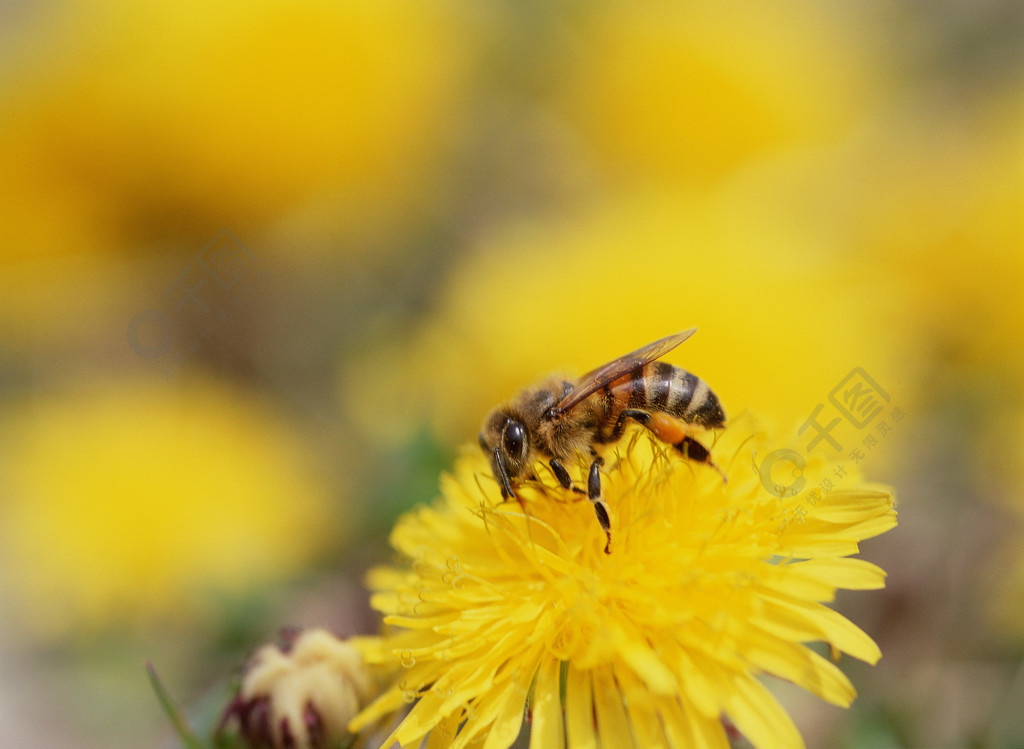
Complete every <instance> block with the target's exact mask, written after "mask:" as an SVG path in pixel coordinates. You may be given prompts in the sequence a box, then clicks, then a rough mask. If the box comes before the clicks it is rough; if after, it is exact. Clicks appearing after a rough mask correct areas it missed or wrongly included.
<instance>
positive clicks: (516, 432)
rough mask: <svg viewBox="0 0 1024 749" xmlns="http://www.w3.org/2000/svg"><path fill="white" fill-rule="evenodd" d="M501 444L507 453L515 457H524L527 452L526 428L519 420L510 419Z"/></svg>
mask: <svg viewBox="0 0 1024 749" xmlns="http://www.w3.org/2000/svg"><path fill="white" fill-rule="evenodd" d="M501 446H502V447H503V448H505V454H506V455H508V456H510V457H513V458H522V457H524V455H525V454H526V429H525V427H523V425H522V424H520V423H519V422H518V421H511V420H510V421H509V422H508V424H506V425H505V431H504V432H503V433H502V435H501Z"/></svg>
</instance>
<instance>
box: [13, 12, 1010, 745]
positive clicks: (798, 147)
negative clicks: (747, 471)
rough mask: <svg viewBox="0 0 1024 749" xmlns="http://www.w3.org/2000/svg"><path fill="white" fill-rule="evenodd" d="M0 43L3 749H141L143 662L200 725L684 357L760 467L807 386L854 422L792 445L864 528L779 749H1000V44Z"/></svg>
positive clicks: (298, 19) (847, 33) (745, 32)
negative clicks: (848, 689)
mask: <svg viewBox="0 0 1024 749" xmlns="http://www.w3.org/2000/svg"><path fill="white" fill-rule="evenodd" d="M0 18H2V23H0V94H2V100H3V102H4V104H3V110H2V116H0V602H2V603H0V725H2V726H3V727H4V728H3V732H4V734H5V736H7V737H8V739H5V741H6V740H10V741H13V743H12V744H11V745H12V746H47V747H84V748H85V749H90V748H91V747H115V749H116V747H136V746H142V745H146V746H148V745H154V744H158V742H161V741H163V742H168V743H171V744H173V738H171V736H172V734H171V731H170V729H169V727H168V725H167V721H166V719H165V718H164V716H163V715H162V714H161V713H160V711H159V707H158V705H157V703H156V700H155V698H154V697H153V695H152V694H151V692H150V691H149V689H148V686H147V685H146V681H145V674H144V671H143V668H142V664H143V662H144V661H145V660H146V659H152V660H154V661H155V662H156V664H157V666H158V668H159V670H160V671H161V673H162V675H163V676H164V679H165V681H167V683H168V684H169V686H170V688H171V691H172V692H173V693H174V694H175V695H176V696H177V697H178V698H179V699H180V700H181V702H182V703H183V704H184V705H186V706H188V708H189V710H190V711H191V712H190V714H191V715H194V720H195V722H196V723H197V724H199V725H202V726H205V727H209V726H210V725H212V720H213V717H214V714H215V711H216V710H217V709H218V708H219V707H220V706H221V705H222V704H223V702H222V700H223V697H224V694H225V692H224V691H223V685H224V682H225V680H226V678H227V676H228V675H229V674H230V673H232V669H233V668H235V667H236V666H237V664H239V663H241V662H242V660H243V659H244V657H245V654H246V653H247V652H248V651H249V650H251V649H252V648H253V647H255V646H256V645H258V644H260V643H261V642H263V641H264V640H266V639H268V638H269V637H271V636H272V635H273V633H274V632H275V631H276V630H277V629H278V628H279V627H282V626H286V625H314V624H315V625H323V626H327V627H328V628H331V629H333V630H335V631H336V632H338V633H339V634H344V635H349V634H354V633H360V632H370V631H372V630H373V628H374V627H375V620H374V618H373V616H372V615H371V614H370V613H369V612H368V608H367V604H366V596H365V593H364V592H363V590H362V587H361V580H362V576H363V573H364V571H365V570H366V568H367V567H368V566H369V565H370V564H371V563H372V562H374V561H377V560H381V559H385V558H387V557H388V555H389V551H388V549H387V547H386V542H385V538H386V534H387V531H388V529H389V527H390V524H391V522H392V520H393V519H394V518H395V517H396V516H397V514H398V513H400V512H401V511H403V510H405V509H407V508H409V507H411V506H412V505H414V504H415V503H417V502H423V501H428V500H430V499H431V497H432V496H433V495H434V491H435V488H436V484H437V480H438V476H439V473H440V471H442V470H444V469H446V468H448V467H449V466H450V465H451V461H452V458H453V456H454V455H455V453H456V451H457V450H458V449H459V448H460V447H461V446H463V445H465V444H466V443H470V444H472V443H473V442H475V438H476V433H477V430H478V428H479V422H480V420H481V419H482V417H483V415H484V414H485V412H486V411H487V409H488V408H489V407H490V406H492V405H494V404H495V403H497V402H499V401H500V400H502V399H504V398H507V397H510V396H511V395H513V394H514V393H515V391H516V390H517V389H518V388H520V387H522V386H525V385H528V384H529V383H530V382H531V380H532V379H534V378H536V377H538V376H539V375H542V374H545V373H547V372H549V371H551V370H564V371H566V372H567V373H570V374H571V373H573V372H575V373H581V372H583V371H586V370H589V369H591V368H593V367H595V366H597V365H599V364H601V363H603V362H605V361H608V360H610V359H612V358H614V357H616V356H618V355H620V354H622V353H624V352H626V351H629V350H632V349H635V348H637V347H639V346H641V345H643V344H645V343H648V342H649V341H651V340H654V339H655V338H659V337H661V336H663V335H667V334H669V333H672V332H676V331H678V330H682V329H684V328H689V327H697V328H699V332H698V334H697V335H696V336H695V337H694V338H693V339H692V340H691V341H689V342H687V343H686V344H685V345H684V346H682V347H680V348H679V349H677V350H676V351H673V352H672V353H671V354H670V356H669V357H668V360H669V361H671V362H673V363H675V364H678V365H680V366H684V367H686V368H687V369H690V370H691V371H694V372H696V373H698V374H699V375H700V376H701V377H702V378H704V379H705V380H707V381H708V382H709V383H710V384H711V386H712V387H713V388H714V389H715V391H716V392H717V393H718V394H719V396H720V397H721V399H722V401H723V403H724V405H725V408H726V411H727V413H728V414H732V415H738V414H741V413H745V412H747V411H751V412H754V413H757V414H758V415H759V416H761V417H763V418H765V419H767V420H769V421H770V422H773V423H774V424H775V425H776V426H777V427H779V428H780V429H782V430H786V429H788V430H790V431H789V434H790V435H791V438H792V440H793V444H794V445H795V446H798V447H800V448H801V449H804V450H808V451H810V450H813V449H830V448H828V445H827V443H826V444H824V445H822V444H820V443H819V446H818V447H817V448H813V447H810V446H809V443H810V441H811V438H812V437H813V435H814V434H815V433H816V431H815V430H816V429H817V427H816V426H815V424H818V425H825V424H826V423H827V422H828V421H830V420H831V419H832V418H833V417H836V416H837V415H842V413H841V412H839V413H838V414H837V409H838V406H837V405H836V403H835V400H832V399H830V396H831V395H834V391H835V388H836V387H837V385H839V384H840V383H841V382H842V381H843V380H844V378H845V377H846V376H847V375H848V374H851V373H853V376H856V377H862V378H863V377H864V376H867V377H869V378H870V380H871V381H872V382H873V384H874V385H875V386H876V389H877V390H880V391H882V392H883V393H884V395H885V396H886V397H887V398H888V400H887V401H884V412H881V415H880V416H879V417H878V419H877V420H876V421H873V422H872V423H870V424H867V425H861V426H858V425H856V424H854V423H853V422H852V421H850V420H847V421H844V422H843V423H842V425H841V427H840V428H837V431H835V432H834V436H835V439H836V440H837V442H841V443H842V451H843V453H845V454H849V453H850V452H851V451H852V450H861V451H863V452H864V453H865V454H866V456H865V458H864V460H863V463H862V466H861V467H862V468H863V470H864V471H865V473H866V474H867V475H868V477H869V478H870V479H872V480H877V481H882V482H886V483H889V484H892V485H893V486H894V487H895V488H896V492H897V497H898V500H899V509H900V513H901V522H900V527H899V528H898V529H897V530H896V531H895V532H894V533H892V534H888V535H887V536H884V537H882V538H880V539H877V540H875V541H872V542H870V543H868V544H865V547H866V548H867V552H866V555H867V556H869V557H870V558H871V559H872V561H874V562H877V563H879V564H881V566H882V567H884V568H885V569H886V570H887V571H888V573H889V581H888V587H887V589H886V591H884V592H883V593H881V594H877V595H872V596H865V595H861V596H858V595H856V594H848V595H846V596H843V597H841V598H840V599H839V601H838V602H837V607H839V608H840V610H842V611H843V612H844V613H847V614H849V615H850V616H851V618H853V619H854V620H855V621H857V622H858V623H859V624H860V625H861V626H863V627H864V629H865V630H866V631H867V632H868V633H869V634H870V635H872V636H873V637H874V638H875V639H876V640H877V641H878V642H879V644H880V646H881V648H882V652H883V654H884V657H883V659H882V661H881V662H880V663H879V665H878V666H877V667H875V668H873V669H869V668H859V667H857V666H850V667H849V673H850V675H851V678H852V679H853V681H854V683H855V684H856V686H857V688H858V691H859V692H860V696H859V698H858V700H857V702H856V703H855V704H854V707H853V708H852V709H851V710H849V711H842V710H838V709H836V708H832V707H830V706H828V705H825V704H819V703H818V702H816V701H814V699H813V698H811V697H809V696H804V695H799V694H790V693H789V692H788V691H786V690H785V689H784V688H783V690H782V692H783V693H782V699H783V701H784V703H785V704H786V705H787V707H788V708H789V709H790V710H791V711H792V712H793V714H794V718H795V720H796V722H797V724H798V725H799V726H800V727H801V729H802V730H803V731H804V734H805V736H806V738H807V742H808V745H809V746H825V745H845V746H853V747H872V746H923V745H929V746H967V745H978V746H981V745H984V746H1012V745H1021V744H1022V743H1024V728H1022V727H1021V725H1020V721H1019V719H1018V718H1017V715H1016V713H1017V710H1016V709H1015V708H1016V706H1018V705H1019V704H1021V703H1022V701H1024V625H1022V624H1021V622H1022V621H1024V610H1022V609H1024V606H1022V603H1021V602H1022V601H1024V553H1022V552H1021V549H1022V548H1024V537H1022V535H1021V534H1022V526H1024V499H1022V496H1024V470H1022V468H1021V466H1022V465H1024V462H1022V460H1021V457H1020V456H1021V455H1022V454H1024V439H1022V434H1024V397H1022V392H1021V381H1022V378H1024V349H1022V345H1024V295H1022V291H1024V75H1022V73H1021V68H1020V64H1019V63H1020V56H1019V51H1020V49H1021V44H1024V15H1022V14H1021V12H1020V9H1019V7H1018V6H1017V5H1016V4H1015V3H1013V2H1000V1H999V0H991V1H990V2H981V3H976V2H968V0H949V2H942V3H926V2H915V3H903V4H894V3H887V2H882V1H881V0H870V1H869V2H865V3H857V4H850V3H838V2H834V3H811V2H799V1H796V0H793V1H790V0H783V1H782V2H767V1H765V2H744V3H740V4H735V5H730V6H729V8H728V9H720V8H718V7H717V6H715V5H713V4H705V3H696V2H668V0H659V1H656V2H651V3H645V4H643V6H642V7H640V8H638V7H635V6H630V5H627V4H624V3H613V2H591V3H582V2H578V3H573V2H564V3H537V2H534V3H519V4H513V3H493V4H481V3H470V2H468V1H464V0H452V2H445V3H437V2H426V1H425V0H422V1H421V0H408V1H406V0H403V1H402V2H396V3H385V2H381V1H379V0H352V1H350V2H343V3H339V2H327V1H326V0H324V1H321V2H316V1H309V2H294V3H282V2H271V1H270V0H258V1H257V2H250V3H244V4H243V3H228V2H208V3H199V2H194V0H187V1H186V2H183V3H176V4H169V3H158V4H150V5H140V4H129V3H127V2H124V1H123V0H110V1H109V2H98V1H92V0H89V1H87V2H78V3H62V2H49V1H46V0H38V1H37V2H16V3H10V4H7V5H5V6H4V7H3V8H2V9H0ZM819 406H821V408H818V407H819ZM809 420H813V422H814V423H813V424H812V423H810V421H809ZM883 422H884V424H885V427H884V428H882V427H881V424H882V423H883ZM808 430H810V431H808ZM861 599H863V600H861ZM844 665H846V664H844Z"/></svg>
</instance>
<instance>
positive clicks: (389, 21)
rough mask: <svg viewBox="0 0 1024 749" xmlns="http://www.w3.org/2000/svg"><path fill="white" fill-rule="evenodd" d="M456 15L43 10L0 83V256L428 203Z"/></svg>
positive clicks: (323, 5)
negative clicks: (0, 112)
mask: <svg viewBox="0 0 1024 749" xmlns="http://www.w3.org/2000/svg"><path fill="white" fill-rule="evenodd" d="M459 9H460V5H459V4H450V3H445V4H437V3H430V2H421V1H419V0H414V1H413V2H404V3H381V2H375V1H374V0H351V1H350V2H344V3H336V2H328V1H327V0H304V1H303V2H296V3H281V2H276V1H275V0H255V1H254V2H248V3H232V2H223V1H217V2H212V3H211V2H198V1H197V0H186V1H185V2H179V3H173V4H167V3H150V4H138V3H130V2H124V1H123V0H120V1H115V2H87V3H66V4H61V5H58V6H56V8H54V9H49V10H48V11H47V12H45V13H44V12H40V14H39V16H38V17H37V18H35V19H33V20H34V24H33V25H32V26H29V25H28V23H27V22H26V25H25V27H24V32H23V33H24V38H23V39H21V40H20V42H21V44H20V45H19V46H20V48H21V49H20V52H19V53H18V54H11V55H9V56H8V58H7V59H6V60H5V62H6V63H7V65H6V68H5V69H3V70H0V85H3V88H4V90H5V92H6V95H5V103H4V106H5V117H4V119H3V121H2V123H0V164H3V165H4V168H3V171H2V172H0V202H2V203H3V204H4V205H5V206H7V207H8V209H7V210H5V211H4V212H3V213H2V215H0V234H2V235H3V236H4V237H5V238H6V239H7V241H5V242H4V251H3V255H4V256H6V257H16V258H30V257H33V256H34V255H36V254H45V255H64V254H70V253H74V252H78V251H81V250H98V251H111V250H113V251H122V250H124V249H135V248H136V246H138V244H140V243H145V242H153V241H160V240H161V239H163V238H164V237H165V236H166V235H168V234H171V235H172V236H188V237H189V238H193V237H194V236H198V237H199V238H203V237H206V236H209V235H212V234H213V233H214V232H215V231H217V230H219V229H221V228H224V227H225V226H227V227H229V228H231V229H232V230H233V231H235V232H237V233H240V234H244V233H249V232H251V231H253V230H254V229H255V228H258V227H261V226H266V225H267V224H268V223H273V222H275V221H278V220H280V218H281V217H282V215H283V214H286V213H287V212H288V211H291V210H295V209H297V208H298V207H299V206H301V205H302V204H303V203H304V202H305V201H309V200H314V199H315V200H317V201H319V202H324V201H326V202H329V203H330V206H331V209H332V210H331V212H330V214H328V213H327V211H326V210H322V211H321V215H320V218H321V220H330V221H336V222H342V223H346V224H347V225H349V226H352V225H353V224H360V225H363V224H365V223H367V222H371V221H373V220H380V218H381V217H382V216H388V215H390V216H392V217H394V216H395V214H396V213H398V209H401V208H405V207H408V206H409V205H410V203H411V202H413V203H415V202H421V203H422V202H423V201H425V200H429V199H430V198H432V196H433V192H432V191H430V190H428V189H426V188H425V187H424V184H425V175H426V174H427V173H428V172H429V170H430V169H431V168H432V166H433V163H434V161H435V160H436V158H437V157H438V155H439V153H440V152H441V151H442V150H443V146H444V144H445V143H447V142H448V138H449V137H450V136H449V134H450V133H451V132H452V130H451V127H450V126H451V121H452V111H453V108H454V107H455V106H456V102H457V100H458V97H459V96H460V95H461V91H462V81H463V80H464V78H465V75H466V74H467V73H468V70H469V69H470V68H471V66H470V65H469V64H468V62H467V58H469V57H470V56H471V54H472V52H471V50H472V47H473V44H472V42H473V40H474V39H475V37H474V35H473V34H470V33H466V32H465V28H464V27H463V26H462V23H463V21H468V20H469V19H470V16H469V14H467V13H462V12H460V11H459ZM12 207H13V208H12ZM54 216H59V217H60V220H59V221H54V220H53V219H54ZM328 216H329V218H328ZM290 249H292V250H294V249H295V248H294V247H292V248H290Z"/></svg>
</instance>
